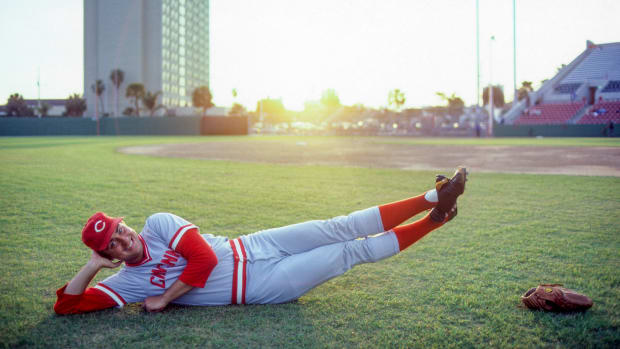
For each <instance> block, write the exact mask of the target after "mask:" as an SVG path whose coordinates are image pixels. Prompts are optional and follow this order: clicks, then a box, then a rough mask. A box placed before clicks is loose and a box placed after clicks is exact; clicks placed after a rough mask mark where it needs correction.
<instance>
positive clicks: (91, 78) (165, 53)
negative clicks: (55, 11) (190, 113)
mask: <svg viewBox="0 0 620 349" xmlns="http://www.w3.org/2000/svg"><path fill="white" fill-rule="evenodd" d="M114 69H120V70H122V71H123V72H124V80H123V84H122V85H121V87H120V89H119V91H118V103H119V107H118V111H119V114H122V112H123V110H124V109H125V108H127V107H132V103H131V101H130V100H129V99H127V98H126V97H125V92H126V89H127V86H129V84H131V83H141V84H143V85H144V87H145V89H146V90H147V91H151V92H153V93H155V92H157V91H161V92H162V95H161V97H159V99H158V103H161V104H163V105H164V106H165V107H166V108H168V109H170V110H174V109H176V108H179V107H186V106H191V104H192V100H191V96H192V92H193V91H194V89H195V88H196V87H198V86H202V85H207V86H208V85H209V0H84V96H85V98H86V103H87V108H88V109H87V111H86V115H87V116H91V117H92V116H94V115H95V98H96V95H95V93H94V92H93V89H92V86H93V85H94V84H95V82H96V81H97V80H99V79H100V80H102V82H103V83H104V84H105V91H104V92H103V95H102V97H101V99H102V103H98V104H100V106H99V114H100V115H102V114H103V113H108V114H109V115H115V114H116V98H115V97H116V87H115V86H114V84H113V83H112V80H110V73H111V72H112V70H114ZM141 108H142V106H141ZM144 114H145V113H144V112H142V115H144Z"/></svg>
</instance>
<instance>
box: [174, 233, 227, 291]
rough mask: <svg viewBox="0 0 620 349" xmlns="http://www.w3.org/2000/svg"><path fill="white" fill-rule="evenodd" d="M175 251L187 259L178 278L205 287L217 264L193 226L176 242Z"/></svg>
mask: <svg viewBox="0 0 620 349" xmlns="http://www.w3.org/2000/svg"><path fill="white" fill-rule="evenodd" d="M175 251H176V252H178V253H180V254H181V255H182V256H183V258H185V259H186V260H187V266H186V267H185V269H184V270H183V273H181V276H180V277H179V280H181V281H183V282H184V283H186V284H188V285H190V286H194V287H200V288H203V287H205V284H206V283H207V279H208V278H209V275H211V272H212V271H213V268H215V266H216V265H217V256H216V255H215V252H213V249H212V248H211V246H209V244H208V243H207V242H206V241H205V239H204V238H203V237H202V236H201V235H200V234H199V233H198V229H196V228H193V229H190V230H188V231H186V232H185V233H184V234H183V237H182V238H181V240H180V241H179V243H178V244H177V246H176V248H175Z"/></svg>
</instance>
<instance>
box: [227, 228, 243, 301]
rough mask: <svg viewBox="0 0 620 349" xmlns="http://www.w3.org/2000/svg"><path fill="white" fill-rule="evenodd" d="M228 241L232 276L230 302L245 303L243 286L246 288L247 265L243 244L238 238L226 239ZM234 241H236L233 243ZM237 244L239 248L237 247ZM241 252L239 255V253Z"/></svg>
mask: <svg viewBox="0 0 620 349" xmlns="http://www.w3.org/2000/svg"><path fill="white" fill-rule="evenodd" d="M228 242H229V243H230V248H231V249H232V252H233V258H234V262H233V277H232V279H233V280H232V297H231V301H230V302H231V304H245V288H246V281H247V279H246V273H247V270H246V267H247V256H246V254H245V247H244V246H243V241H241V239H240V238H237V239H233V240H228ZM235 242H236V243H235ZM237 244H238V245H239V249H237ZM239 252H241V255H239ZM239 281H241V285H239Z"/></svg>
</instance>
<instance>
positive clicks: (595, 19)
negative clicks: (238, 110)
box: [0, 0, 620, 110]
mask: <svg viewBox="0 0 620 349" xmlns="http://www.w3.org/2000/svg"><path fill="white" fill-rule="evenodd" d="M210 3H211V6H210V12H211V13H210V16H211V21H210V33H211V48H210V52H211V83H210V85H211V89H212V92H213V95H214V102H215V103H216V104H217V105H222V106H224V105H230V104H231V103H232V102H233V97H232V93H231V90H232V89H233V88H236V89H237V91H238V97H237V100H238V101H239V102H241V103H242V104H244V105H245V106H246V107H248V108H249V109H251V110H253V109H254V108H255V106H256V101H257V100H258V99H260V98H265V97H271V98H282V101H283V103H284V105H285V106H286V107H287V108H290V109H302V108H303V103H304V101H306V100H318V99H319V98H320V96H321V92H322V91H323V90H325V89H327V88H333V89H335V90H336V92H337V94H338V95H339V96H340V100H341V102H342V103H343V104H346V105H351V104H355V103H362V104H364V105H367V106H372V107H379V106H384V105H386V103H387V96H388V91H389V90H391V89H394V88H400V89H401V90H402V91H404V92H405V95H406V98H407V102H406V104H405V105H406V106H407V107H417V106H424V105H434V104H439V103H441V101H440V100H439V98H438V97H437V96H436V95H435V93H436V92H437V91H442V92H445V93H447V94H451V93H456V95H458V96H460V97H461V98H463V99H464V100H465V102H466V104H474V103H476V1H475V0H211V1H210ZM512 4H513V1H512V0H480V1H479V9H480V12H479V15H480V84H481V89H482V86H484V85H486V84H488V83H489V81H490V80H491V77H492V80H493V82H494V83H495V84H501V85H503V86H504V91H505V94H506V96H507V99H508V100H510V99H512V86H513V49H512V48H513V31H512V28H513V24H512ZM516 18H517V82H518V85H520V83H521V81H523V80H530V81H533V82H534V86H535V87H538V86H539V84H540V81H541V80H543V79H547V78H550V77H552V76H553V75H554V74H555V72H556V68H557V67H558V66H560V65H561V64H562V63H565V64H568V63H570V61H571V60H572V59H574V58H575V57H576V56H577V55H578V54H579V53H581V52H582V51H583V50H584V49H585V47H586V40H588V39H589V40H592V41H594V42H595V43H608V42H618V41H620V29H618V28H619V27H618V24H617V23H618V18H620V1H618V0H590V1H584V0H517V2H516ZM492 35H493V36H495V41H494V42H493V43H491V40H490V37H491V36H492ZM0 52H1V54H0V104H4V103H5V102H6V99H7V98H8V96H9V95H10V94H11V93H14V92H19V93H21V94H22V95H23V96H24V97H25V98H37V85H36V81H37V76H38V75H39V72H40V78H41V98H66V97H68V96H69V95H70V94H72V93H76V92H77V93H82V92H83V91H82V90H83V83H82V81H83V0H61V1H59V0H19V1H17V0H0ZM491 68H492V69H491Z"/></svg>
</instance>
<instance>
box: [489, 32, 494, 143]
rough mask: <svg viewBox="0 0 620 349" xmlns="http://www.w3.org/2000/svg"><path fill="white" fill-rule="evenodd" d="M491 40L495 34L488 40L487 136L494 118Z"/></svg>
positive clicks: (490, 135) (491, 131) (490, 132)
mask: <svg viewBox="0 0 620 349" xmlns="http://www.w3.org/2000/svg"><path fill="white" fill-rule="evenodd" d="M493 42H495V36H494V35H492V36H491V40H490V41H489V110H490V112H489V127H488V128H487V130H488V136H489V137H492V136H493V120H495V115H493V114H494V110H493V104H495V103H493Z"/></svg>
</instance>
